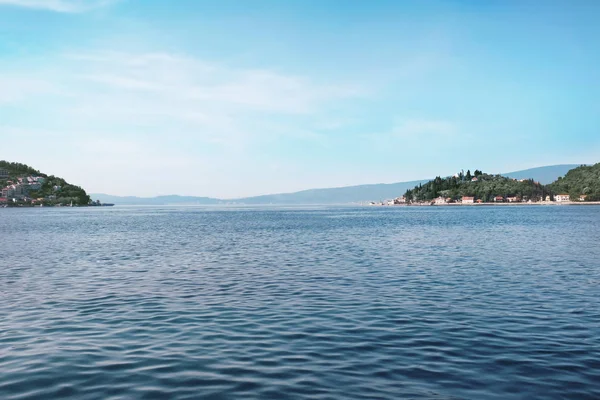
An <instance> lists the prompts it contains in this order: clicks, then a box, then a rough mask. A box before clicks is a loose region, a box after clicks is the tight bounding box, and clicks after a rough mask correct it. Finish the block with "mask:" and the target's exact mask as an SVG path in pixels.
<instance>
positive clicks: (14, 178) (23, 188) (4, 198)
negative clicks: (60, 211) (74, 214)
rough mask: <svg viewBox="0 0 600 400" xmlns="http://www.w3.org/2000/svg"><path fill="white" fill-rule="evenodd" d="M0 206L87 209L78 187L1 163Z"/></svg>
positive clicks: (85, 197) (87, 199)
mask: <svg viewBox="0 0 600 400" xmlns="http://www.w3.org/2000/svg"><path fill="white" fill-rule="evenodd" d="M0 189H1V193H0V206H6V207H11V206H35V205H39V206H87V205H99V203H92V202H91V200H90V196H88V194H87V193H86V192H85V190H83V189H82V188H81V187H79V186H76V185H72V184H70V183H68V182H67V181H65V180H64V179H62V178H59V177H56V176H54V175H47V174H44V173H42V172H40V171H38V170H36V169H34V168H32V167H30V166H28V165H25V164H21V163H15V162H8V161H2V160H0Z"/></svg>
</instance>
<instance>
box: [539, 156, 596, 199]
mask: <svg viewBox="0 0 600 400" xmlns="http://www.w3.org/2000/svg"><path fill="white" fill-rule="evenodd" d="M548 189H550V190H552V192H554V193H555V194H560V193H565V194H569V196H570V197H571V199H577V198H579V196H581V195H584V196H586V197H585V200H586V201H600V163H597V164H594V165H591V166H584V165H582V166H580V167H577V168H574V169H572V170H570V171H569V172H567V174H566V175H565V176H564V178H558V180H557V181H555V182H553V183H552V184H550V185H548Z"/></svg>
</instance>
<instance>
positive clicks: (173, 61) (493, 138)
mask: <svg viewBox="0 0 600 400" xmlns="http://www.w3.org/2000/svg"><path fill="white" fill-rule="evenodd" d="M599 19H600V2H598V1H593V0H592V1H527V0H521V1H504V0H503V1H500V0H497V1H496V0H490V1H485V2H484V1H475V0H473V1H457V0H455V1H428V0H419V1H384V0H381V1H358V0H340V1H334V0H319V1H317V0H304V1H300V0H290V1H275V0H272V1H263V0H248V1H228V0H225V1H202V0H179V1H167V0H161V1H159V0H143V1H142V0H0V159H7V160H11V161H20V162H25V163H28V164H31V165H33V166H34V167H36V168H38V169H41V170H43V171H45V172H47V173H53V174H55V175H59V176H63V177H65V178H66V179H67V180H69V181H72V182H73V183H76V184H79V185H82V186H84V188H86V189H87V190H88V191H90V192H104V193H109V194H117V195H141V196H149V195H158V194H172V193H177V194H187V195H202V196H204V195H206V196H215V197H227V198H230V197H240V196H248V195H255V194H264V193H275V192H287V191H294V190H301V189H307V188H315V187H333V186H346V185H354V184H362V183H378V182H398V181H405V180H413V179H422V178H428V177H432V176H435V175H449V174H453V173H454V172H456V171H458V170H460V169H467V168H471V169H475V168H478V169H482V170H485V171H489V172H507V171H511V170H517V169H522V168H528V167H534V166H541V165H550V164H561V163H592V162H598V161H600V133H599V132H598V127H599V126H600V68H599V67H598V66H600V44H599V42H598V38H600V24H598V23H597V21H598V20H599Z"/></svg>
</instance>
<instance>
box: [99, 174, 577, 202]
mask: <svg viewBox="0 0 600 400" xmlns="http://www.w3.org/2000/svg"><path fill="white" fill-rule="evenodd" d="M578 166H579V164H563V165H550V166H546V167H538V168H531V169H526V170H522V171H514V172H508V173H503V174H502V175H504V176H507V177H510V178H515V179H530V178H531V179H533V180H535V181H537V182H540V183H542V184H544V185H545V184H549V183H552V182H554V181H555V180H556V179H557V178H558V177H560V176H564V175H565V174H566V173H567V172H568V171H569V170H571V169H573V168H576V167H578ZM428 181H429V179H423V180H420V181H410V182H398V183H376V184H370V185H358V186H346V187H339V188H327V189H309V190H302V191H300V192H294V193H280V194H267V195H262V196H254V197H244V198H239V199H216V198H212V197H195V196H178V195H170V196H157V197H135V196H126V197H122V196H111V195H108V194H102V193H92V194H90V196H91V197H92V199H94V200H96V199H97V200H100V201H101V202H102V203H114V204H117V205H175V204H180V205H184V204H188V205H194V204H196V205H218V204H249V205H256V204H282V205H294V204H296V205H297V204H348V203H361V202H366V201H377V200H384V199H392V198H395V197H398V196H401V195H403V194H404V192H406V190H408V189H412V188H413V187H415V186H416V185H418V184H419V183H421V184H424V183H426V182H428Z"/></svg>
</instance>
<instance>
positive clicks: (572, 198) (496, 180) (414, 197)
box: [0, 160, 600, 207]
mask: <svg viewBox="0 0 600 400" xmlns="http://www.w3.org/2000/svg"><path fill="white" fill-rule="evenodd" d="M423 182H424V181H423ZM0 190H1V193H0V207H36V206H37V207H44V206H49V207H68V206H70V207H91V206H113V205H114V204H109V203H106V204H102V203H101V202H100V201H99V200H96V201H93V200H92V199H91V198H90V196H89V195H88V194H87V193H86V191H85V190H84V189H83V188H81V187H79V186H76V185H72V184H69V183H68V182H66V181H65V180H64V179H62V178H59V177H56V176H54V175H50V176H49V175H46V174H44V173H41V172H40V171H38V170H36V169H34V168H31V167H29V166H28V165H25V164H21V163H12V162H7V161H2V160H0ZM349 203H352V202H349ZM242 204H243V203H242ZM354 204H357V203H354ZM358 204H361V205H362V204H365V203H364V202H363V203H358ZM367 204H368V205H371V206H432V205H433V206H490V205H495V206H505V205H507V206H508V205H599V204H600V163H597V164H595V165H592V166H587V165H581V166H579V167H576V168H573V169H570V170H569V171H567V173H566V174H565V176H564V177H558V179H556V180H555V181H554V182H552V183H550V184H547V185H544V184H541V183H540V182H539V181H535V180H533V179H516V178H510V177H507V176H504V175H499V174H496V175H492V174H488V173H484V172H482V171H480V170H475V172H474V173H473V174H471V171H470V170H468V171H467V172H466V173H465V172H464V170H463V171H460V172H459V173H457V174H455V175H453V176H449V177H445V178H441V177H439V176H438V177H436V178H435V179H433V180H431V181H429V182H425V183H419V184H418V185H416V186H415V187H414V188H412V189H408V190H406V192H405V193H404V195H403V196H400V197H397V198H395V199H393V200H385V201H380V202H374V201H371V202H369V203H367Z"/></svg>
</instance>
